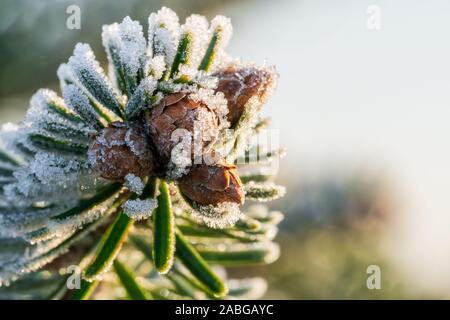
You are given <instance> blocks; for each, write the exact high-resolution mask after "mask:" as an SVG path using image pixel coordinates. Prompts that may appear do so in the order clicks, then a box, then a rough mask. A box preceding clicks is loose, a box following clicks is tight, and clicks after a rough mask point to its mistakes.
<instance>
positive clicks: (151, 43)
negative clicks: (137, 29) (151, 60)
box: [148, 7, 180, 65]
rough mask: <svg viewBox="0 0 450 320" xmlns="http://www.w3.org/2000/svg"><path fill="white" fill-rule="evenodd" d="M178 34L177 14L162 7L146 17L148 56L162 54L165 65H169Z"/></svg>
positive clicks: (174, 51)
mask: <svg viewBox="0 0 450 320" xmlns="http://www.w3.org/2000/svg"><path fill="white" fill-rule="evenodd" d="M179 36H180V24H179V19H178V16H177V14H176V13H175V12H174V11H172V10H171V9H169V8H166V7H162V8H161V9H160V10H159V11H158V12H156V13H151V14H150V16H149V17H148V50H149V56H150V57H153V56H158V55H163V56H164V57H165V62H166V65H171V64H172V62H173V59H174V57H175V54H176V51H177V46H178V40H179Z"/></svg>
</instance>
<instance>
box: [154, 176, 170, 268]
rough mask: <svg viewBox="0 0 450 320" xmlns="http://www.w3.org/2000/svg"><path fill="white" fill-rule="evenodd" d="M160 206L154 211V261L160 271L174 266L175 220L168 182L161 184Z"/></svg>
mask: <svg viewBox="0 0 450 320" xmlns="http://www.w3.org/2000/svg"><path fill="white" fill-rule="evenodd" d="M159 192H160V195H159V196H158V207H157V208H156V210H155V212H154V213H153V261H154V264H155V267H156V269H157V270H158V272H159V273H161V274H165V273H167V272H168V271H169V270H170V268H171V267H172V263H173V256H174V250H175V245H174V242H175V236H174V233H175V222H174V216H173V212H172V204H171V200H170V194H169V188H168V185H167V182H165V181H163V180H161V182H160V185H159Z"/></svg>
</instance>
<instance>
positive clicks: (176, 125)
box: [145, 92, 219, 164]
mask: <svg viewBox="0 0 450 320" xmlns="http://www.w3.org/2000/svg"><path fill="white" fill-rule="evenodd" d="M145 117H146V119H145V121H146V125H147V131H148V134H149V136H150V137H151V138H152V140H153V143H154V145H155V148H156V150H157V152H158V154H159V157H160V160H161V163H166V164H167V163H168V162H169V161H170V158H171V153H172V149H173V148H174V147H175V145H177V144H178V143H179V142H180V140H179V137H177V135H175V134H174V133H175V132H174V131H175V130H177V129H184V130H186V132H187V133H190V134H192V136H191V137H193V135H194V133H195V134H201V137H202V146H201V147H202V149H201V151H202V153H204V152H206V151H208V150H209V147H210V145H212V142H214V141H215V140H216V137H217V134H218V128H219V120H218V117H217V115H216V114H215V113H214V111H213V110H211V109H210V108H208V106H207V105H206V104H204V103H202V102H199V101H194V100H192V99H190V98H189V97H188V96H187V94H186V93H181V92H180V93H174V94H171V95H169V96H167V97H165V98H164V99H163V100H162V101H161V102H160V103H159V104H158V105H157V106H156V107H154V108H153V109H152V110H151V112H150V113H147V114H146V115H145ZM194 129H196V130H199V132H194ZM193 144H194V141H191V146H190V147H191V154H192V160H194V157H193V156H194V146H193Z"/></svg>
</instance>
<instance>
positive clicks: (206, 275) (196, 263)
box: [176, 231, 228, 297]
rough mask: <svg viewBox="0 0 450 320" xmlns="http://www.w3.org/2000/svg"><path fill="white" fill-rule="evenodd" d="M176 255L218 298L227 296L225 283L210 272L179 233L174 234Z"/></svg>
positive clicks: (206, 264)
mask: <svg viewBox="0 0 450 320" xmlns="http://www.w3.org/2000/svg"><path fill="white" fill-rule="evenodd" d="M176 255H177V257H178V259H180V260H181V262H183V264H184V265H185V266H186V268H187V269H188V270H189V271H190V272H191V273H192V275H194V276H195V277H196V278H197V279H198V281H200V282H201V283H202V284H203V285H204V286H205V287H206V288H208V289H209V290H210V291H211V292H212V293H214V294H215V295H216V296H218V297H223V296H225V295H226V294H227V292H228V288H227V286H226V285H225V283H224V282H223V281H222V280H221V279H220V278H219V277H218V276H217V275H216V274H215V273H214V272H213V271H212V269H211V267H210V266H209V265H208V263H207V262H206V261H205V260H204V259H203V258H202V257H201V256H200V254H199V253H198V251H197V250H196V249H195V248H194V247H193V246H192V245H191V244H190V243H189V242H188V241H187V240H186V239H185V238H184V236H183V234H182V233H181V232H180V231H177V232H176Z"/></svg>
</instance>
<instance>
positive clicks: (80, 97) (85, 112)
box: [62, 84, 98, 129]
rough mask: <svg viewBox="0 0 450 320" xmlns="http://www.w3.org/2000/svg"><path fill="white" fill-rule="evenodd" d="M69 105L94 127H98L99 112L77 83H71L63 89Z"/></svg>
mask: <svg viewBox="0 0 450 320" xmlns="http://www.w3.org/2000/svg"><path fill="white" fill-rule="evenodd" d="M62 93H63V97H64V100H65V102H66V103H67V105H68V107H70V108H71V109H72V110H73V111H75V112H77V113H78V114H79V115H80V116H81V117H82V118H83V120H84V121H85V122H86V123H87V124H88V125H89V126H90V127H91V128H92V129H95V128H98V117H97V112H96V111H95V110H94V108H93V107H92V105H91V104H90V102H89V98H88V97H87V96H86V95H85V94H84V93H83V92H82V91H81V90H80V89H79V88H78V87H77V86H75V85H73V84H69V85H66V86H64V88H63V89H62Z"/></svg>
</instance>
